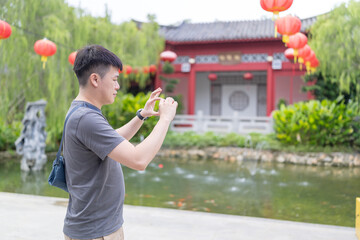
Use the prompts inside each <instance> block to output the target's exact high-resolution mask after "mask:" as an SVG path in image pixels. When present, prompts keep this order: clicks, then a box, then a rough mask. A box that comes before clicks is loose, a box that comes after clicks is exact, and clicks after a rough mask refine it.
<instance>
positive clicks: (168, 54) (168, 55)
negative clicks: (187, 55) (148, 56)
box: [160, 51, 177, 63]
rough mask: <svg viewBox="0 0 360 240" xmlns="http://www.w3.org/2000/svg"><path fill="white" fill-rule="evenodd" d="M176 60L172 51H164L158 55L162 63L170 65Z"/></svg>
mask: <svg viewBox="0 0 360 240" xmlns="http://www.w3.org/2000/svg"><path fill="white" fill-rule="evenodd" d="M176 58H177V55H176V53H174V52H172V51H164V52H162V53H161V54H160V59H161V61H163V62H170V63H172V62H173V61H175V59H176Z"/></svg>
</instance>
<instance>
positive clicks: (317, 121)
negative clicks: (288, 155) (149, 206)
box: [273, 100, 359, 146]
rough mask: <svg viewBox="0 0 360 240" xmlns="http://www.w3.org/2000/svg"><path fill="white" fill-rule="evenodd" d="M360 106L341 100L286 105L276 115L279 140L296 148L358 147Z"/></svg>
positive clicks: (275, 126) (275, 125) (275, 123)
mask: <svg viewBox="0 0 360 240" xmlns="http://www.w3.org/2000/svg"><path fill="white" fill-rule="evenodd" d="M358 107H359V106H358V104H357V103H354V102H353V103H348V105H345V104H344V103H343V102H342V101H339V100H338V101H329V100H322V101H321V102H320V101H317V100H312V101H309V102H299V103H295V104H294V105H290V106H287V107H285V106H284V105H282V106H281V108H280V110H278V111H275V112H274V114H273V117H274V128H275V131H276V137H277V138H278V139H279V140H280V141H281V142H282V143H286V144H292V145H298V144H302V145H304V144H305V145H314V146H335V145H342V146H355V137H356V136H355V134H354V130H355V128H357V129H358V125H359V122H355V117H356V116H358V115H359V112H358ZM356 134H357V133H356ZM356 144H357V143H356Z"/></svg>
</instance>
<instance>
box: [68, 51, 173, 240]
mask: <svg viewBox="0 0 360 240" xmlns="http://www.w3.org/2000/svg"><path fill="white" fill-rule="evenodd" d="M119 69H120V70H122V63H121V61H120V59H119V58H118V57H117V56H116V55H115V54H113V53H112V52H110V51H109V50H107V49H105V48H103V47H101V46H98V45H90V46H86V47H84V48H83V49H81V50H79V51H78V53H77V56H76V60H75V63H74V72H75V73H76V76H77V78H78V80H79V94H78V96H77V97H76V99H75V100H74V101H73V102H72V104H71V107H70V109H69V112H70V111H71V110H72V109H73V108H74V107H75V106H77V105H79V104H83V105H86V106H84V107H79V108H78V109H76V111H74V112H73V114H72V115H71V117H70V118H69V120H68V122H67V125H66V129H65V142H64V157H65V174H66V181H67V186H68V190H69V205H68V208H67V213H66V217H65V220H64V234H65V239H67V240H68V239H117V240H118V239H123V238H124V237H123V229H122V224H123V204H124V196H125V190H124V177H123V173H122V169H121V164H123V165H125V166H127V167H129V168H132V169H135V170H144V169H145V168H146V166H147V165H148V164H149V163H150V162H151V160H152V159H153V158H154V157H155V155H156V153H157V152H158V150H159V149H160V147H161V145H162V143H163V141H164V138H165V135H166V132H167V130H168V127H169V124H170V122H171V121H172V120H173V118H174V116H175V112H176V108H177V105H178V104H177V102H176V101H174V100H173V99H172V98H166V99H162V98H160V97H159V95H160V93H161V89H160V88H158V89H156V90H155V91H154V92H152V94H151V96H150V98H149V100H148V101H147V102H146V104H145V106H144V109H140V110H139V111H138V112H137V113H136V115H135V113H134V118H133V119H132V120H131V121H130V122H129V123H127V124H126V125H124V126H122V127H121V128H119V129H116V130H114V129H113V128H112V127H111V126H110V125H109V123H108V122H107V120H106V119H105V117H104V116H103V115H102V114H101V107H102V106H103V105H106V104H111V103H113V102H114V100H115V97H116V93H117V91H118V90H119V89H120V86H119V84H118V81H117V80H118V76H119ZM158 100H159V101H160V102H159V111H158V112H155V111H154V105H155V102H156V101H158ZM151 116H159V121H158V123H157V124H156V126H155V127H154V129H153V130H152V132H151V133H150V135H149V136H148V137H147V138H146V139H145V140H144V141H142V142H141V143H140V144H138V145H136V146H134V145H132V144H131V143H130V142H129V140H130V139H131V138H132V137H133V136H134V135H135V133H136V132H137V131H138V130H139V129H140V127H141V125H142V123H143V121H144V119H145V118H147V117H151Z"/></svg>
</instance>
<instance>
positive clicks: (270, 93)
mask: <svg viewBox="0 0 360 240" xmlns="http://www.w3.org/2000/svg"><path fill="white" fill-rule="evenodd" d="M274 85H275V83H274V75H273V69H272V66H271V62H269V63H268V66H267V79H266V86H267V87H266V98H267V99H266V115H267V116H270V114H271V112H272V111H273V110H274V100H275V87H274Z"/></svg>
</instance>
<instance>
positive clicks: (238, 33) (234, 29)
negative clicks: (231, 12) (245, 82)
mask: <svg viewBox="0 0 360 240" xmlns="http://www.w3.org/2000/svg"><path fill="white" fill-rule="evenodd" d="M315 21H316V17H312V18H307V19H303V20H301V22H302V26H301V32H305V31H306V30H307V29H308V28H309V27H310V26H311V25H312V24H313V23H314V22H315ZM274 32H275V30H274V22H273V21H272V20H270V19H264V20H251V21H234V22H212V23H186V22H184V23H182V24H181V25H179V26H177V27H167V26H162V27H161V30H160V34H161V35H163V36H164V37H165V39H166V40H167V41H171V42H204V41H231V40H248V39H249V40H255V39H269V38H274Z"/></svg>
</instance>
